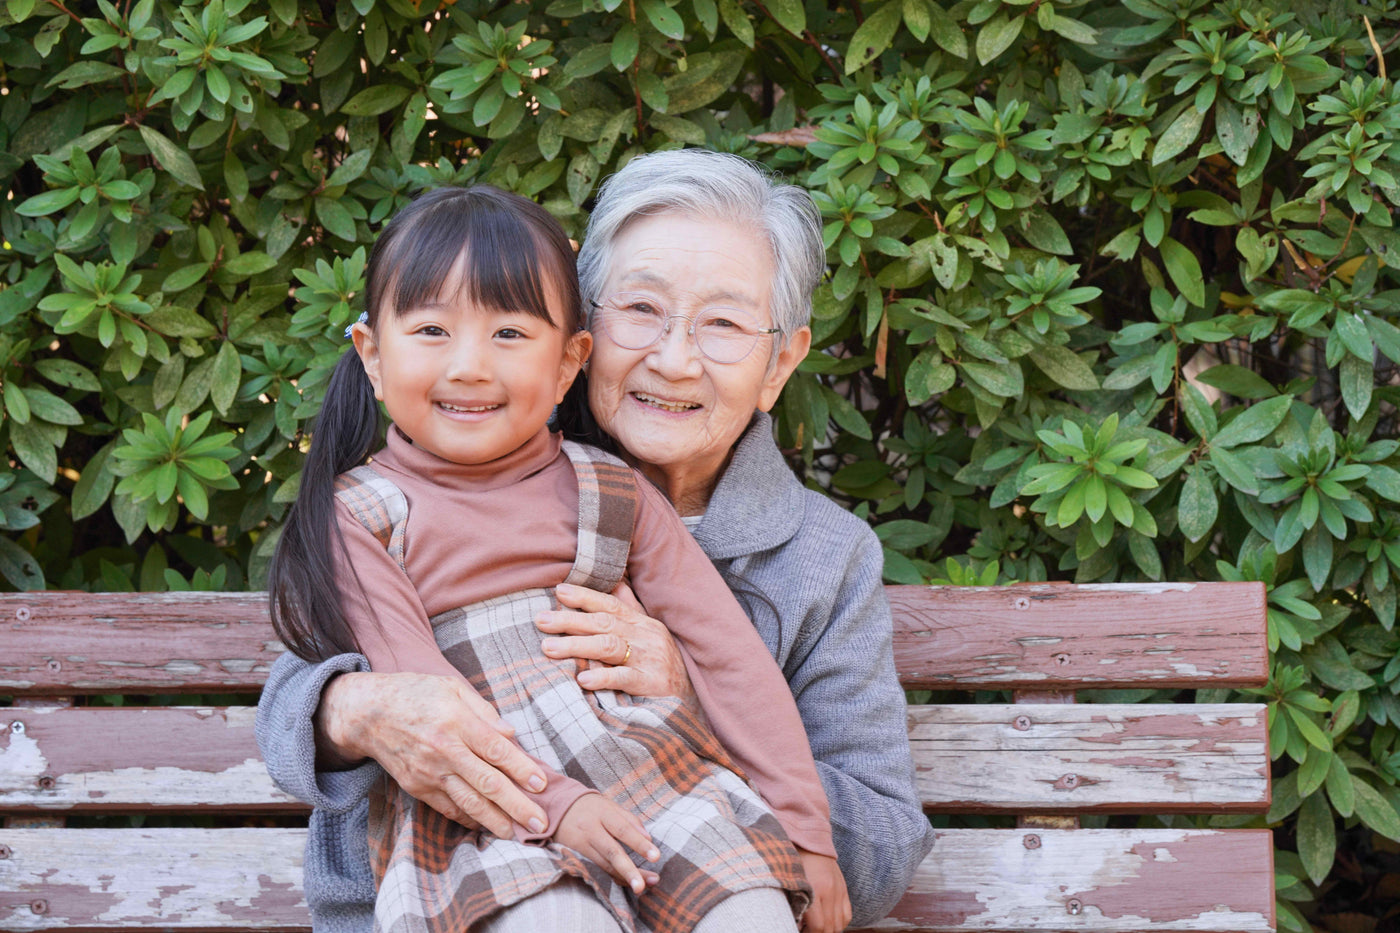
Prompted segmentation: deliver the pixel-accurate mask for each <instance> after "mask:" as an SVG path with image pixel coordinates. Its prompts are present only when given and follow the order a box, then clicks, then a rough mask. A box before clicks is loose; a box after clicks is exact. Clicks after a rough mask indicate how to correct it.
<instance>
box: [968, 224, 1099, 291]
mask: <svg viewBox="0 0 1400 933" xmlns="http://www.w3.org/2000/svg"><path fill="white" fill-rule="evenodd" d="M1025 234H1026V242H1028V243H1030V244H1031V245H1032V246H1034V247H1035V248H1036V249H1039V250H1044V251H1045V252H1047V253H1055V254H1056V255H1059V256H1072V255H1073V254H1074V247H1073V246H1071V245H1070V242H1069V237H1068V236H1066V235H1065V231H1064V228H1063V227H1061V226H1060V222H1059V221H1058V220H1056V219H1055V218H1054V217H1052V216H1051V215H1050V214H1049V213H1048V212H1046V211H1031V212H1030V213H1029V214H1027V218H1026V227H1025ZM945 287H946V286H945Z"/></svg>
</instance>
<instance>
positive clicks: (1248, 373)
mask: <svg viewBox="0 0 1400 933" xmlns="http://www.w3.org/2000/svg"><path fill="white" fill-rule="evenodd" d="M1196 379H1197V380H1198V381H1200V382H1204V383H1205V384H1206V385H1208V386H1215V387H1216V388H1217V389H1220V390H1221V391H1222V392H1228V393H1230V394H1231V395H1233V396H1236V397H1238V398H1248V399H1257V398H1268V397H1270V396H1272V395H1277V394H1278V390H1277V389H1275V388H1274V387H1273V385H1272V384H1271V383H1270V382H1269V381H1268V380H1267V379H1265V378H1264V377H1263V376H1261V375H1259V374H1258V373H1256V372H1254V370H1252V369H1246V368H1245V367H1243V366H1237V365H1235V364H1234V363H1221V364H1219V365H1217V366H1212V367H1211V368H1210V369H1207V370H1205V371H1204V372H1201V373H1199V374H1198V375H1197V376H1196Z"/></svg>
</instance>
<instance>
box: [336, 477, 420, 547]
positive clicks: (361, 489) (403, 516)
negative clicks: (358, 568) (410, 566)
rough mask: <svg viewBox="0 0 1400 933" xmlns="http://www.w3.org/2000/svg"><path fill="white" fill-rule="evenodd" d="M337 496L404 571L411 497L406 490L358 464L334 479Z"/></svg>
mask: <svg viewBox="0 0 1400 933" xmlns="http://www.w3.org/2000/svg"><path fill="white" fill-rule="evenodd" d="M335 497H336V498H337V499H338V500H340V501H341V502H342V503H344V504H345V506H346V508H348V509H349V510H350V514H351V515H353V516H355V520H356V521H358V522H359V523H360V524H361V525H364V526H365V528H366V529H367V530H368V531H369V533H370V534H372V535H374V536H375V538H377V539H378V540H379V543H380V544H382V545H384V548H385V550H387V551H388V552H389V556H390V557H391V558H393V559H394V563H396V564H398V565H399V569H400V570H403V569H404V564H403V541H404V529H405V526H406V525H407V524H408V521H407V520H408V500H407V499H406V498H404V494H403V490H401V489H399V487H398V486H396V485H394V482H393V480H390V479H389V478H388V477H386V476H384V474H382V473H380V472H379V471H378V470H376V469H374V468H373V467H370V466H358V467H355V468H354V469H353V470H347V471H346V472H344V473H342V474H340V475H339V476H337V477H336V478H335Z"/></svg>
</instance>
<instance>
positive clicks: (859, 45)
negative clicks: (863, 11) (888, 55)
mask: <svg viewBox="0 0 1400 933" xmlns="http://www.w3.org/2000/svg"><path fill="white" fill-rule="evenodd" d="M903 17H904V5H903V3H901V2H899V0H886V3H885V5H884V6H882V7H880V9H878V10H876V11H875V12H874V13H872V14H870V15H869V16H867V17H866V18H865V22H863V23H861V24H860V25H859V26H858V27H856V31H855V33H854V34H853V35H852V36H851V44H850V47H849V48H848V49H847V50H846V74H848V75H850V74H855V73H856V72H857V71H860V70H861V69H862V68H864V67H865V66H866V65H868V64H870V63H871V62H873V61H874V60H875V59H877V58H879V57H880V55H881V54H882V53H883V52H884V51H885V49H887V48H889V47H890V43H891V42H893V41H894V34H895V32H896V31H897V30H898V29H899V24H900V22H901V20H902V19H903Z"/></svg>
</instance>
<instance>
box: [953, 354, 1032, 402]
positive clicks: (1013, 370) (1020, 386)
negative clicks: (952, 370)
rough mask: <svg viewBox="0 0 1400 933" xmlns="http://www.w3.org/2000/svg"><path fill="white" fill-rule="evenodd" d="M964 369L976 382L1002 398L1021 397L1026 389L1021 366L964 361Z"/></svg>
mask: <svg viewBox="0 0 1400 933" xmlns="http://www.w3.org/2000/svg"><path fill="white" fill-rule="evenodd" d="M962 370H963V372H964V373H966V374H967V376H968V378H970V379H971V380H972V381H973V382H974V383H976V384H977V385H979V386H981V387H982V388H984V389H986V390H987V391H988V392H990V393H992V394H993V395H996V396H1000V397H1001V398H1019V397H1020V395H1021V393H1022V392H1024V391H1025V389H1026V384H1025V380H1024V379H1023V377H1022V375H1021V367H1020V366H1018V365H1016V364H1014V363H1013V364H1012V365H1009V366H994V365H991V364H989V363H963V364H962Z"/></svg>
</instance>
